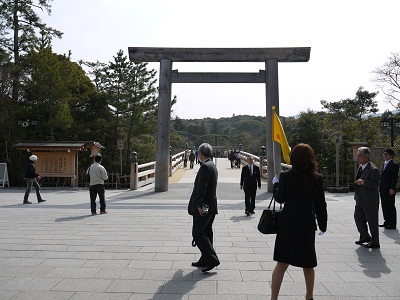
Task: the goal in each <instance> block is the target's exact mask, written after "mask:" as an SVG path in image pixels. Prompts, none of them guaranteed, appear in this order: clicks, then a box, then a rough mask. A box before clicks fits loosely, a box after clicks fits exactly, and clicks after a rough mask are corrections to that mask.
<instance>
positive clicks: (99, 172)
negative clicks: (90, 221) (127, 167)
mask: <svg viewBox="0 0 400 300" xmlns="http://www.w3.org/2000/svg"><path fill="white" fill-rule="evenodd" d="M102 159H103V158H102V156H101V155H100V154H99V155H96V157H95V158H94V163H93V164H92V165H91V166H90V167H89V168H88V169H87V171H86V174H87V175H89V176H90V181H89V182H90V183H89V193H90V211H91V212H92V216H94V215H96V214H97V212H96V198H97V195H99V200H100V214H106V213H107V211H106V199H105V189H104V180H107V179H108V174H107V171H106V169H105V168H104V167H103V166H102V165H101V162H102Z"/></svg>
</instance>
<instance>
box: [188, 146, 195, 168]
mask: <svg viewBox="0 0 400 300" xmlns="http://www.w3.org/2000/svg"><path fill="white" fill-rule="evenodd" d="M194 160H195V156H194V153H193V150H191V151H190V154H189V162H190V169H193V166H194Z"/></svg>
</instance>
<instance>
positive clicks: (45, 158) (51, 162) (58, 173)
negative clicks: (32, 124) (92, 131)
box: [14, 141, 104, 187]
mask: <svg viewBox="0 0 400 300" xmlns="http://www.w3.org/2000/svg"><path fill="white" fill-rule="evenodd" d="M14 147H15V148H17V149H18V150H26V151H27V152H29V153H30V154H35V155H36V156H37V157H38V160H37V162H36V163H35V166H36V172H38V173H40V174H42V175H43V176H44V177H67V178H70V179H71V187H77V186H78V178H79V173H78V154H79V152H83V151H87V150H90V156H91V157H94V156H96V155H97V154H100V152H101V149H104V147H103V146H102V145H100V143H98V142H92V141H91V142H76V141H74V142H68V141H65V142H53V141H49V142H19V143H17V144H15V145H14Z"/></svg>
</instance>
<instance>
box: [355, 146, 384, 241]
mask: <svg viewBox="0 0 400 300" xmlns="http://www.w3.org/2000/svg"><path fill="white" fill-rule="evenodd" d="M370 155H371V152H370V150H369V148H367V147H360V148H358V153H357V162H358V164H359V165H360V167H359V168H358V172H357V175H356V181H355V182H354V199H355V200H356V206H355V209H354V221H355V223H356V226H357V230H358V232H359V233H360V238H359V240H358V241H356V242H355V243H356V244H357V245H362V244H364V243H367V244H365V245H364V246H365V247H367V248H380V244H379V227H378V218H379V217H378V214H379V191H378V189H379V183H380V177H381V175H380V172H379V170H378V168H377V167H375V165H374V164H373V163H372V162H371V161H370ZM367 223H368V226H369V231H370V232H371V235H370V234H369V233H368V227H367Z"/></svg>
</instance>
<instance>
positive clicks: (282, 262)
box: [188, 143, 399, 300]
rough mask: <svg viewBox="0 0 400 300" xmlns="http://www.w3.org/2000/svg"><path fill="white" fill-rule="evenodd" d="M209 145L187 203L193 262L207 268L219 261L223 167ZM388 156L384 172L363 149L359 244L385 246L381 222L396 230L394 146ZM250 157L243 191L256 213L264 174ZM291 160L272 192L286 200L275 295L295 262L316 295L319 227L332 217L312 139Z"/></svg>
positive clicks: (324, 226)
mask: <svg viewBox="0 0 400 300" xmlns="http://www.w3.org/2000/svg"><path fill="white" fill-rule="evenodd" d="M206 149H207V150H206ZM210 149H211V146H210V145H208V144H202V146H201V149H199V151H200V153H203V152H204V153H206V154H202V158H204V159H203V160H202V165H201V167H200V169H199V172H198V174H197V176H196V179H195V184H194V189H193V193H192V196H191V198H190V202H189V208H188V211H189V214H190V215H192V216H193V228H192V236H193V245H197V246H198V248H199V250H200V252H201V257H200V259H199V260H198V261H197V262H193V263H192V266H195V267H202V271H203V272H207V271H210V270H212V269H213V268H215V267H216V266H218V265H219V264H220V261H219V259H218V256H217V254H216V252H215V249H214V247H213V230H212V224H213V221H214V218H215V214H217V213H218V211H217V197H216V187H217V179H218V171H217V169H216V168H215V165H214V164H213V163H212V161H211V160H210V159H209V158H210V155H211V152H212V151H211V150H210ZM233 153H234V152H233ZM208 155H209V156H208ZM383 155H384V160H385V163H384V165H383V167H382V170H381V171H380V170H379V169H378V168H377V167H375V166H374V164H373V163H372V162H371V161H370V150H369V149H368V148H367V147H361V148H359V149H358V155H357V159H358V164H359V165H360V168H359V171H358V173H357V176H356V180H355V182H354V186H355V193H354V198H355V201H356V204H355V212H354V219H355V223H356V226H357V229H358V231H359V233H360V238H359V240H358V241H356V244H360V245H361V244H364V246H365V247H367V248H379V247H380V244H379V230H378V228H379V226H381V227H384V228H385V229H395V228H396V225H397V223H396V221H397V220H396V216H397V212H396V208H395V205H394V203H395V194H396V185H397V178H398V170H399V167H398V165H397V164H396V163H395V162H394V161H393V157H394V151H393V150H392V149H390V148H387V149H385V150H384V152H383ZM230 160H231V159H230ZM231 161H232V160H231ZM246 161H247V165H246V166H244V167H243V168H242V173H241V177H240V189H242V190H244V193H245V214H246V215H247V216H249V215H251V214H254V213H255V212H254V209H255V195H256V191H257V188H258V189H260V188H261V181H260V177H261V176H260V170H259V168H258V167H257V166H255V165H254V163H253V159H252V158H251V157H248V158H247V160H246ZM290 163H291V166H292V168H291V169H289V170H287V171H283V172H281V174H280V176H279V178H278V177H277V176H275V178H274V179H273V184H274V189H273V196H274V198H275V200H276V201H277V202H278V203H284V204H285V205H284V208H283V210H282V212H281V215H280V219H279V221H278V224H277V235H276V239H275V246H274V254H273V259H274V260H275V261H276V266H275V268H274V270H273V273H272V281H271V299H273V300H275V299H278V295H279V291H280V287H281V284H282V281H283V277H284V275H285V272H286V270H287V268H288V266H289V265H292V266H296V267H300V268H302V269H303V274H304V278H305V284H306V299H307V300H312V299H313V293H314V282H315V272H314V268H315V267H316V266H317V256H316V251H315V236H316V230H317V228H319V230H320V233H319V234H324V233H325V232H326V230H327V221H328V213H327V204H326V200H325V193H324V186H323V177H322V175H321V174H319V173H318V166H317V162H316V159H315V155H314V151H313V149H312V148H311V146H309V145H308V144H302V143H301V144H298V145H296V146H295V147H294V148H293V149H292V151H291V156H290ZM379 196H380V198H381V203H382V211H383V217H384V222H383V223H382V224H381V225H378V219H379V218H378V211H379ZM204 204H207V205H208V206H209V207H210V209H209V211H208V214H207V215H206V216H204V214H203V210H202V207H203V205H204ZM317 225H318V227H317ZM368 226H369V231H370V233H369V232H368Z"/></svg>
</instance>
